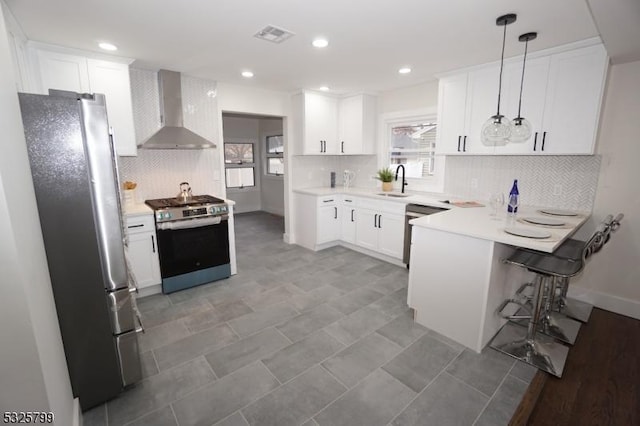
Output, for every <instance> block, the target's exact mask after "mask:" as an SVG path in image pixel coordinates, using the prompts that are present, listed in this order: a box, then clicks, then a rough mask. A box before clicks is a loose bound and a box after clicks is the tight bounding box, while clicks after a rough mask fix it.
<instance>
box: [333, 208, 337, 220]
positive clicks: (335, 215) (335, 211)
mask: <svg viewBox="0 0 640 426" xmlns="http://www.w3.org/2000/svg"><path fill="white" fill-rule="evenodd" d="M333 210H334V213H333V218H334V219H337V218H338V208H337V207H334V208H333Z"/></svg>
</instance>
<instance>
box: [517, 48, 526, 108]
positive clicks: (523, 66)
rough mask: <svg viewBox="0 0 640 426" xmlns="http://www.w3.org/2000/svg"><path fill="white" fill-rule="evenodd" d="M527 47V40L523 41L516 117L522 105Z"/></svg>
mask: <svg viewBox="0 0 640 426" xmlns="http://www.w3.org/2000/svg"><path fill="white" fill-rule="evenodd" d="M527 47H529V40H527V41H525V42H524V59H523V61H522V78H521V79H520V99H518V117H517V118H522V117H520V108H521V107H522V86H524V68H525V66H526V65H527Z"/></svg>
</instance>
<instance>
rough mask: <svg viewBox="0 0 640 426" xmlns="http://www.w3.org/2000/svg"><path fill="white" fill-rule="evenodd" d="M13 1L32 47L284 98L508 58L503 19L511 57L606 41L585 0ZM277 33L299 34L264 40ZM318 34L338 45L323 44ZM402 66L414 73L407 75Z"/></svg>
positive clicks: (383, 84) (376, 87)
mask: <svg viewBox="0 0 640 426" xmlns="http://www.w3.org/2000/svg"><path fill="white" fill-rule="evenodd" d="M5 1H6V3H7V5H8V6H9V9H10V10H11V11H12V13H13V15H14V16H15V18H16V20H17V21H18V22H19V23H20V25H21V26H22V29H23V31H24V32H25V34H26V35H27V37H28V38H29V39H31V40H35V41H40V42H45V43H52V44H57V45H62V46H68V47H74V48H78V49H83V50H92V51H100V49H99V48H98V47H97V43H98V42H101V41H109V42H111V43H113V44H115V45H117V46H118V47H119V50H118V52H117V54H118V55H121V56H125V57H130V58H136V62H135V63H134V66H136V67H142V68H152V69H159V68H166V69H170V70H174V71H180V72H184V73H187V74H189V75H192V76H196V77H203V78H208V79H212V80H217V81H224V82H229V83H236V84H243V85H254V86H258V87H263V88H270V89H276V90H284V91H294V90H298V89H301V88H307V89H317V88H318V87H320V86H323V85H327V86H329V87H330V88H331V90H332V91H333V92H335V93H350V92H357V91H366V92H380V91H385V90H391V89H395V88H400V87H406V86H411V85H415V84H419V83H422V82H424V81H428V80H432V79H434V74H437V73H440V72H445V71H449V70H453V69H456V68H460V67H464V66H469V65H475V64H480V63H484V62H491V61H495V60H498V59H499V58H500V48H501V42H502V29H501V28H500V27H497V26H496V24H495V19H496V18H497V17H498V16H499V15H502V14H504V13H510V12H513V13H517V14H518V20H517V22H516V23H514V24H512V25H510V26H509V27H507V46H506V56H507V57H509V56H515V55H519V54H521V53H522V49H523V46H522V44H521V43H519V42H518V41H517V37H518V35H520V34H522V33H525V32H529V31H537V32H538V38H537V39H536V40H535V41H534V42H531V43H530V44H529V48H530V51H535V50H539V49H544V48H548V47H552V46H556V45H560V44H565V43H569V42H573V41H577V40H582V39H586V38H589V37H594V36H597V35H598V30H597V29H596V26H595V24H594V21H593V19H592V17H591V13H590V10H589V7H588V6H587V2H586V1H585V0H562V1H558V0H533V1H532V0H526V1H525V0H482V1H478V0H449V1H442V0H395V1H392V0H349V1H345V0H323V1H304V0H273V1H265V0H210V1H198V0H181V1H176V0H109V1H105V0H56V1H51V0H5ZM632 1H636V0H632ZM267 25H275V26H279V27H282V28H285V29H287V30H289V31H292V32H293V33H295V36H294V37H292V38H290V39H289V40H287V41H285V42H283V43H282V44H274V43H270V42H267V41H263V40H259V39H257V38H254V37H253V35H254V34H255V33H256V32H258V31H259V30H260V29H262V28H263V27H265V26H267ZM317 36H324V37H326V38H327V39H328V40H329V43H330V44H329V46H328V47H327V48H325V49H322V50H320V49H316V48H314V47H312V46H311V41H312V40H313V39H314V38H315V37H317ZM101 52H102V53H104V52H103V51H101ZM403 66H409V67H411V68H412V69H413V72H411V73H410V74H406V75H400V74H398V72H397V71H398V69H399V68H401V67H403ZM245 69H248V70H251V71H253V72H254V74H255V76H254V78H252V79H251V80H248V79H245V78H243V77H241V76H240V72H241V71H242V70H245Z"/></svg>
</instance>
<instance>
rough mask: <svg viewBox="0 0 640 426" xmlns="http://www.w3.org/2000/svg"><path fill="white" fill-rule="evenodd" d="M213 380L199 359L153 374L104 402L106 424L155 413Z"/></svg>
mask: <svg viewBox="0 0 640 426" xmlns="http://www.w3.org/2000/svg"><path fill="white" fill-rule="evenodd" d="M214 380H215V376H214V374H213V372H212V371H211V368H210V367H209V365H208V364H207V362H206V361H205V360H204V359H203V358H196V359H195V360H193V361H192V362H189V363H187V364H183V365H180V366H178V367H175V368H172V369H171V370H167V371H164V372H162V373H159V374H156V375H155V376H153V377H150V378H148V379H146V380H143V381H142V382H140V383H138V384H137V385H135V386H134V387H132V388H130V389H128V390H126V391H125V392H123V393H121V394H120V395H118V396H117V397H116V398H114V399H112V400H111V401H109V402H108V403H107V414H108V417H109V425H110V426H113V425H121V424H124V423H127V422H129V421H132V420H135V419H137V418H139V417H141V416H143V415H145V414H148V413H150V412H152V411H155V410H157V409H159V408H161V407H163V406H165V405H167V404H169V403H170V402H171V401H175V400H176V399H179V398H182V397H184V396H185V395H187V394H188V393H189V392H192V391H194V390H196V389H198V388H201V387H202V386H204V385H206V384H208V383H211V382H213V381H214Z"/></svg>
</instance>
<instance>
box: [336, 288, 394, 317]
mask: <svg viewBox="0 0 640 426" xmlns="http://www.w3.org/2000/svg"><path fill="white" fill-rule="evenodd" d="M382 296H384V295H383V294H382V293H378V292H377V291H374V290H371V289H369V288H358V289H356V290H354V291H352V292H350V293H347V294H345V295H344V296H342V297H339V298H337V299H333V300H332V301H330V302H329V303H328V304H329V306H331V307H332V308H334V309H337V310H338V311H340V312H342V313H343V314H345V315H349V314H351V313H353V312H355V311H357V310H358V309H360V308H362V307H365V306H367V305H369V304H371V303H373V302H375V301H376V300H378V299H380V298H381V297H382Z"/></svg>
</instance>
